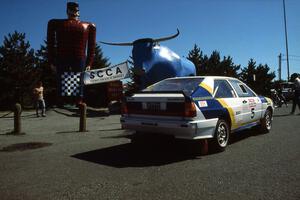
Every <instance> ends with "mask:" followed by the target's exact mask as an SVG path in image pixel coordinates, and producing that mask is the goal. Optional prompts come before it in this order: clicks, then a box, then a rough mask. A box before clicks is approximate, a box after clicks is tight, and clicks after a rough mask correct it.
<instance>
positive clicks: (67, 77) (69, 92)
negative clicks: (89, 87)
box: [61, 72, 81, 96]
mask: <svg viewBox="0 0 300 200" xmlns="http://www.w3.org/2000/svg"><path fill="white" fill-rule="evenodd" d="M80 74H81V73H80V72H64V73H63V74H62V75H61V96H79V95H80Z"/></svg>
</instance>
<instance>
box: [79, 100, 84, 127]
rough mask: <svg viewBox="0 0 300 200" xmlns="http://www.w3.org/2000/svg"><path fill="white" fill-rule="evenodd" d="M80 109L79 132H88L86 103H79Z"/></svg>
mask: <svg viewBox="0 0 300 200" xmlns="http://www.w3.org/2000/svg"><path fill="white" fill-rule="evenodd" d="M79 109H80V121H79V132H86V104H85V103H81V104H79Z"/></svg>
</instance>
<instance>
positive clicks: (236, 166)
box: [0, 105, 300, 200]
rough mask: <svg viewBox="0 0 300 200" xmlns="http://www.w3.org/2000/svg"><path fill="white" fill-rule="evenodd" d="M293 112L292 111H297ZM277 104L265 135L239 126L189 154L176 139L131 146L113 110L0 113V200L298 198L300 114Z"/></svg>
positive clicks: (299, 182)
mask: <svg viewBox="0 0 300 200" xmlns="http://www.w3.org/2000/svg"><path fill="white" fill-rule="evenodd" d="M297 109H298V108H297ZM290 110H291V105H289V107H288V108H286V107H285V106H284V107H282V108H277V109H276V110H275V113H274V121H273V127H272V130H271V132H270V133H268V134H260V133H258V132H257V131H256V130H247V131H242V132H240V133H239V134H236V135H235V136H234V137H232V138H231V143H230V145H229V146H228V147H227V149H226V151H225V152H222V153H212V154H209V155H202V156H201V155H194V154H192V153H191V152H190V148H189V145H190V144H188V143H186V142H183V141H169V140H166V141H163V142H160V143H159V142H156V141H151V142H150V143H149V144H147V145H144V146H135V145H133V144H131V143H130V139H129V138H130V135H131V134H132V132H130V131H124V130H122V129H121V126H120V123H119V117H120V116H119V115H117V114H115V115H109V114H108V112H107V111H106V110H88V115H87V130H88V131H87V132H79V131H78V130H79V114H78V113H79V112H78V110H76V109H58V108H56V109H51V110H49V111H47V117H39V118H37V117H36V116H35V114H34V111H30V110H29V111H23V113H22V132H24V133H25V134H24V135H11V134H7V133H10V132H11V131H12V130H13V114H12V113H5V112H1V113H0V199H1V200H6V199H114V200H115V199H122V200H123V199H151V200H153V199H230V200H232V199H239V200H240V199H253V200H254V199H255V200H257V199H272V200H273V199H287V200H288V199H295V200H296V199H300V148H299V143H300V123H299V122H300V115H298V113H299V110H296V114H295V115H290V114H289V113H290Z"/></svg>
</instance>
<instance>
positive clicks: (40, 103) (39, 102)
mask: <svg viewBox="0 0 300 200" xmlns="http://www.w3.org/2000/svg"><path fill="white" fill-rule="evenodd" d="M33 94H34V97H35V110H36V116H37V117H39V116H40V115H39V108H41V110H42V113H41V115H42V116H43V117H46V105H45V100H44V87H43V83H42V82H41V81H39V82H38V83H37V85H36V87H35V88H34V89H33Z"/></svg>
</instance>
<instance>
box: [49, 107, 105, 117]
mask: <svg viewBox="0 0 300 200" xmlns="http://www.w3.org/2000/svg"><path fill="white" fill-rule="evenodd" d="M53 111H54V112H56V113H58V114H61V115H65V116H67V117H80V111H79V109H78V108H60V109H53ZM86 116H87V117H107V116H109V113H107V112H104V111H96V110H90V109H88V110H87V113H86Z"/></svg>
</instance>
